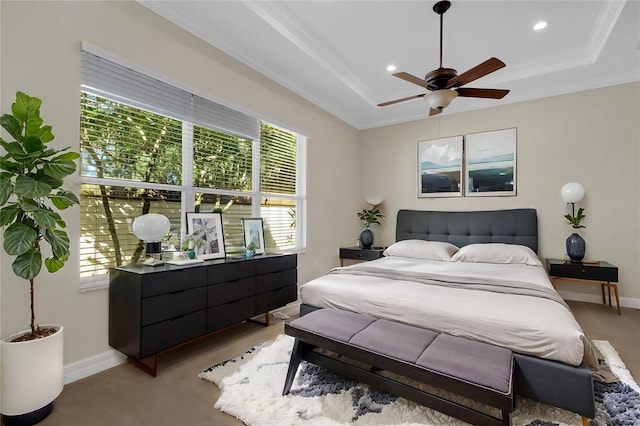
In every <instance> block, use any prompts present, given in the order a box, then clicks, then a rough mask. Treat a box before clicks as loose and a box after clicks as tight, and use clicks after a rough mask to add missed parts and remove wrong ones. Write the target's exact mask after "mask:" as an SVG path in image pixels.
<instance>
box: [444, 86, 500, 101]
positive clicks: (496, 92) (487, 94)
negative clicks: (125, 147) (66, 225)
mask: <svg viewBox="0 0 640 426" xmlns="http://www.w3.org/2000/svg"><path fill="white" fill-rule="evenodd" d="M455 91H456V92H458V96H464V97H466V98H490V99H502V98H504V97H505V96H507V93H509V91H508V90H506V89H473V88H471V87H459V88H457V89H455Z"/></svg>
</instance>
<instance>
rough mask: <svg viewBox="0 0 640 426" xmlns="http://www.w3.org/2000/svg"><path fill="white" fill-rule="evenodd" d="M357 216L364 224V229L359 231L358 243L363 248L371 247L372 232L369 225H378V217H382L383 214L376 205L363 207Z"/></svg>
mask: <svg viewBox="0 0 640 426" xmlns="http://www.w3.org/2000/svg"><path fill="white" fill-rule="evenodd" d="M358 218H359V219H360V220H361V221H362V223H363V224H364V229H363V230H362V231H361V232H360V237H359V240H360V244H362V247H363V248H371V245H372V244H373V232H372V231H371V225H373V224H376V225H380V219H382V218H384V215H383V214H382V212H381V211H380V210H379V209H378V208H377V207H375V206H374V207H372V208H370V209H368V210H367V209H364V210H362V211H361V212H359V213H358Z"/></svg>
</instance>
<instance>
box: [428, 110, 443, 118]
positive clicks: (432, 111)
mask: <svg viewBox="0 0 640 426" xmlns="http://www.w3.org/2000/svg"><path fill="white" fill-rule="evenodd" d="M442 109H444V108H442ZM442 109H437V108H431V109H429V117H431V116H432V115H436V114H440V113H441V112H442Z"/></svg>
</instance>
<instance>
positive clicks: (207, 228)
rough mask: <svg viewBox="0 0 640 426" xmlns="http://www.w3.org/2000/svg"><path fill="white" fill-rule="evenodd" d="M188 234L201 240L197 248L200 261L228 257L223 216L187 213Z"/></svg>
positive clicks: (218, 214)
mask: <svg viewBox="0 0 640 426" xmlns="http://www.w3.org/2000/svg"><path fill="white" fill-rule="evenodd" d="M187 233H189V235H191V236H192V237H195V238H199V239H200V243H199V244H196V247H195V251H196V256H197V257H198V258H199V259H221V258H224V257H225V256H226V252H225V249H224V233H223V232H222V214H220V213H187Z"/></svg>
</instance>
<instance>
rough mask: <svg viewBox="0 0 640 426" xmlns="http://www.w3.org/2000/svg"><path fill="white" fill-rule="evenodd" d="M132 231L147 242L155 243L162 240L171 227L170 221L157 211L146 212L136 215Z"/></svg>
mask: <svg viewBox="0 0 640 426" xmlns="http://www.w3.org/2000/svg"><path fill="white" fill-rule="evenodd" d="M132 228H133V233H134V234H136V237H138V238H140V239H141V240H142V241H144V242H147V243H156V242H159V241H161V240H162V238H164V236H165V235H167V233H168V232H169V230H170V229H171V223H169V219H167V217H166V216H164V215H161V214H158V213H148V214H143V215H142V216H138V217H136V218H135V219H134V220H133V226H132Z"/></svg>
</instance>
